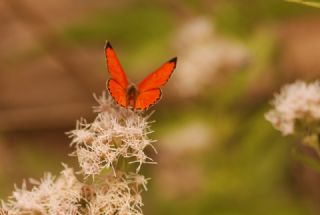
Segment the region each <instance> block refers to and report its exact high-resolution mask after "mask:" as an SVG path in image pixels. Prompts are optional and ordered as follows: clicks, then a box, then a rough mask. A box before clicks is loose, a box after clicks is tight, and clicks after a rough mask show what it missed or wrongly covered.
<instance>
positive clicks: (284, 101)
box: [265, 81, 320, 135]
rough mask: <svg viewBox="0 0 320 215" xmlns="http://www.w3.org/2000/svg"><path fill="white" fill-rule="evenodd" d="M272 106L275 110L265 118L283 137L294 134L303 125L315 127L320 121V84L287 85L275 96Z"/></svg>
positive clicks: (298, 83)
mask: <svg viewBox="0 0 320 215" xmlns="http://www.w3.org/2000/svg"><path fill="white" fill-rule="evenodd" d="M272 105H273V106H274V109H273V110H270V111H269V112H267V113H266V115H265V117H266V119H267V120H268V121H270V122H271V123H272V125H273V126H274V127H275V128H276V129H278V130H280V131H281V132H282V134H283V135H289V134H293V133H294V132H296V131H297V129H296V128H297V127H298V125H301V124H302V125H303V126H304V127H306V126H313V125H314V123H317V122H319V120H320V82H319V81H315V82H313V83H309V84H308V83H305V82H302V81H296V82H295V83H292V84H289V85H286V86H284V87H283V88H282V89H281V91H280V93H279V94H276V95H275V98H274V100H273V101H272ZM297 123H299V124H297ZM309 128H310V127H309Z"/></svg>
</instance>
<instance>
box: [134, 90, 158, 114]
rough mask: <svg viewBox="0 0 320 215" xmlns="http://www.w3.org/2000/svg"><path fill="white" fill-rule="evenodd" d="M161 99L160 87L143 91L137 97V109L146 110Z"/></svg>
mask: <svg viewBox="0 0 320 215" xmlns="http://www.w3.org/2000/svg"><path fill="white" fill-rule="evenodd" d="M160 99H161V90H160V89H159V88H157V89H152V90H148V91H144V92H141V93H140V94H139V95H138V96H137V99H136V103H135V109H139V110H142V111H144V110H146V109H148V108H149V107H150V106H151V105H154V104H155V103H157V102H158V101H159V100H160Z"/></svg>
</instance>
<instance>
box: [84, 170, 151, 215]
mask: <svg viewBox="0 0 320 215" xmlns="http://www.w3.org/2000/svg"><path fill="white" fill-rule="evenodd" d="M105 182H106V183H102V184H101V185H100V186H97V187H95V189H94V191H93V192H94V198H92V200H91V201H90V203H89V204H88V210H87V212H88V213H87V214H88V215H105V214H110V215H111V214H119V215H142V210H141V207H142V206H143V203H142V198H141V195H140V193H141V189H140V188H141V187H143V188H145V189H146V184H147V179H145V178H144V176H142V175H137V174H131V175H125V173H122V172H118V174H117V177H114V176H113V175H110V176H109V177H107V180H106V181H105Z"/></svg>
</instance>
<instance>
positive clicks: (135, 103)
mask: <svg viewBox="0 0 320 215" xmlns="http://www.w3.org/2000/svg"><path fill="white" fill-rule="evenodd" d="M105 54H106V59H107V67H108V71H109V73H110V76H111V78H110V79H109V81H108V84H107V87H108V90H109V92H110V94H111V96H112V98H113V99H114V100H115V101H116V102H117V103H118V104H119V105H121V106H123V107H126V108H128V107H131V108H133V109H134V110H142V111H144V110H146V109H148V108H149V107H150V106H151V105H154V104H155V103H157V102H158V101H159V100H160V98H161V89H160V87H162V86H163V85H165V84H166V83H167V81H168V79H169V78H170V76H171V74H172V72H173V71H174V69H175V67H176V64H177V58H176V57H175V58H172V59H171V60H169V61H168V62H166V63H164V64H163V65H162V66H161V67H160V68H159V69H157V70H156V71H155V72H153V73H151V74H150V75H148V76H147V77H146V78H145V79H143V80H142V81H141V82H140V83H139V84H138V85H135V84H132V83H129V81H128V79H127V76H126V74H125V72H124V70H123V69H122V67H121V64H120V62H119V60H118V58H117V55H116V53H115V51H114V50H113V48H112V47H111V44H110V43H109V42H107V44H106V47H105Z"/></svg>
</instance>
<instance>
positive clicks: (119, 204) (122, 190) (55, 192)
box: [0, 93, 153, 215]
mask: <svg viewBox="0 0 320 215" xmlns="http://www.w3.org/2000/svg"><path fill="white" fill-rule="evenodd" d="M96 99H97V101H98V103H99V106H97V107H95V111H96V112H98V116H97V117H96V119H95V120H94V121H93V122H92V123H87V122H86V121H85V120H80V121H79V122H78V123H77V128H76V129H75V130H73V131H71V132H69V135H70V137H71V138H72V143H71V145H73V146H75V149H76V150H75V151H74V152H73V153H72V154H73V155H74V156H77V158H78V161H79V164H80V167H81V169H82V170H81V171H80V172H81V173H83V174H84V176H85V178H87V177H88V176H92V178H93V179H94V180H93V182H92V183H86V182H80V181H79V180H78V179H77V178H76V177H75V173H74V171H73V169H71V168H68V167H67V166H65V169H64V170H63V171H62V172H61V174H60V176H59V177H55V176H53V175H52V174H50V173H49V174H45V176H44V178H43V179H42V180H40V181H36V180H30V184H28V186H30V185H31V186H32V187H31V189H28V186H27V183H26V182H24V183H23V184H22V187H21V188H18V187H15V191H14V192H13V194H12V196H11V197H9V199H8V201H6V202H4V201H2V202H1V207H0V215H114V214H118V215H142V214H143V213H142V209H141V208H142V206H143V203H142V197H141V192H142V190H146V189H147V188H146V185H147V181H148V179H146V178H145V177H144V176H143V175H139V174H138V173H137V172H138V171H139V169H140V166H141V164H143V163H149V162H152V159H151V158H149V157H148V156H147V155H146V154H145V153H144V149H145V147H147V146H152V145H151V144H152V142H153V141H151V140H150V139H149V138H148V137H147V135H148V134H149V133H150V132H151V131H150V129H149V123H148V121H147V119H148V116H147V117H143V116H142V114H141V113H137V112H134V111H131V110H128V109H125V108H121V107H119V106H118V105H116V104H114V102H113V101H112V100H111V99H110V98H107V97H106V95H105V93H104V94H103V95H102V96H101V97H99V98H96ZM131 163H138V164H137V165H136V166H135V167H136V173H129V172H128V169H125V166H126V165H127V164H131ZM110 167H112V168H113V171H110V170H106V169H110ZM102 170H106V171H102ZM94 176H95V177H94Z"/></svg>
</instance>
